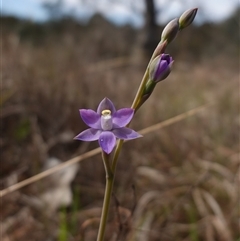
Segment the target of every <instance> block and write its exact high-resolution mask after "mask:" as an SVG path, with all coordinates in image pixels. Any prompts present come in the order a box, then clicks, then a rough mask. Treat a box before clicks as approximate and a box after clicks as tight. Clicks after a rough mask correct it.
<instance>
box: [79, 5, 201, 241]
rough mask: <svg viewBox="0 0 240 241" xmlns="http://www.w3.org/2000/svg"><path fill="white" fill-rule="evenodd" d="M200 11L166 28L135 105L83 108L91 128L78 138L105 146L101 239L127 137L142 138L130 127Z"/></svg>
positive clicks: (190, 12)
mask: <svg viewBox="0 0 240 241" xmlns="http://www.w3.org/2000/svg"><path fill="white" fill-rule="evenodd" d="M196 13H197V8H195V9H191V10H188V11H186V12H184V13H183V14H182V16H181V17H180V19H174V20H172V21H171V22H170V23H169V24H168V25H167V26H166V27H165V29H164V30H163V33H162V36H161V40H160V42H159V44H158V45H157V47H156V49H155V50H154V52H153V54H152V57H151V59H150V61H149V63H148V66H147V68H146V71H145V73H144V75H143V78H142V81H141V83H140V85H139V88H138V91H137V93H136V96H135V98H134V100H133V103H132V106H131V108H123V109H120V110H116V109H115V107H114V105H113V103H112V102H111V101H110V100H109V99H107V98H105V99H103V100H102V101H101V103H100V104H99V106H98V109H97V111H96V112H95V111H93V110H89V109H81V110H80V115H81V117H82V119H83V121H84V122H85V123H86V124H87V125H88V126H89V127H90V128H89V129H87V130H85V131H83V132H81V133H79V134H78V135H77V136H76V137H75V139H77V140H81V141H96V140H98V142H99V145H100V147H101V148H102V159H103V164H104V168H105V172H106V188H105V194H104V201H103V209H102V215H101V220H100V226H99V231H98V236H97V241H103V240H104V234H105V229H106V223H107V218H108V213H109V208H110V201H111V195H112V190H113V184H114V177H115V172H116V167H117V160H118V157H119V155H120V152H121V149H122V146H123V142H124V140H131V139H135V138H138V137H141V135H139V134H138V133H137V132H135V131H134V130H132V129H130V128H128V126H129V125H130V122H131V120H132V118H133V116H134V114H135V113H136V112H137V110H138V109H139V108H140V107H141V106H142V105H143V103H144V102H145V101H146V100H147V99H148V98H149V97H150V96H151V94H152V92H153V91H154V88H155V86H156V85H157V83H158V82H160V81H162V80H164V79H165V78H167V76H168V75H169V74H170V72H171V67H172V63H173V59H172V57H171V56H170V55H168V54H164V52H165V49H166V47H167V45H168V44H169V43H171V42H172V41H173V40H174V39H175V37H176V36H177V34H178V32H179V31H180V30H182V29H183V28H185V27H187V26H189V25H190V24H191V23H192V21H193V20H194V18H195V16H196ZM116 138H117V139H119V140H118V142H117V145H116V148H115V152H114V155H113V158H112V163H111V156H110V154H111V152H112V151H113V149H114V147H115V144H116Z"/></svg>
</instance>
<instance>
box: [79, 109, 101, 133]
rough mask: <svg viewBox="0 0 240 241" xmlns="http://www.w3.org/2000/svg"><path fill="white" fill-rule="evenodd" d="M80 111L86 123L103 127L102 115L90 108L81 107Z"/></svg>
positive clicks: (95, 127) (95, 126)
mask: <svg viewBox="0 0 240 241" xmlns="http://www.w3.org/2000/svg"><path fill="white" fill-rule="evenodd" d="M79 112H80V115H81V117H82V120H83V121H84V122H85V124H87V125H88V126H89V127H91V128H94V129H101V116H100V115H99V114H98V113H97V112H95V111H93V110H90V109H81V110H79Z"/></svg>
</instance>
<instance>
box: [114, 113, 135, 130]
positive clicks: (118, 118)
mask: <svg viewBox="0 0 240 241" xmlns="http://www.w3.org/2000/svg"><path fill="white" fill-rule="evenodd" d="M133 115H134V110H133V109H131V108H123V109H120V110H118V111H116V112H115V113H114V114H113V118H112V120H113V128H121V127H124V126H126V125H127V124H128V123H129V122H130V121H131V120H132V118H133Z"/></svg>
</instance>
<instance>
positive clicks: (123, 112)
mask: <svg viewBox="0 0 240 241" xmlns="http://www.w3.org/2000/svg"><path fill="white" fill-rule="evenodd" d="M79 112H80V116H81V118H82V120H83V121H84V122H85V123H86V124H87V125H88V126H89V127H90V128H89V129H87V130H85V131H83V132H81V133H80V134H78V135H77V136H76V137H75V138H74V139H75V140H81V141H96V140H98V142H99V145H100V147H101V148H102V150H103V151H104V152H106V153H107V154H109V153H111V152H112V150H113V148H114V147H115V145H116V138H118V139H122V140H131V139H135V138H138V137H141V135H140V134H138V133H137V132H135V131H134V130H132V129H130V128H127V127H125V126H126V125H127V124H128V123H129V122H130V121H131V120H132V118H133V115H134V110H133V109H132V108H123V109H120V110H116V109H115V107H114V105H113V103H112V101H111V100H109V99H108V98H104V99H103V100H102V101H101V102H100V104H99V106H98V108H97V112H95V111H94V110H91V109H80V110H79Z"/></svg>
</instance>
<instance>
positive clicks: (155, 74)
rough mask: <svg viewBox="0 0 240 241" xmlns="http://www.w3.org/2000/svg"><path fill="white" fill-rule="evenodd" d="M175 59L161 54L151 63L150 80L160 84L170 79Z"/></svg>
mask: <svg viewBox="0 0 240 241" xmlns="http://www.w3.org/2000/svg"><path fill="white" fill-rule="evenodd" d="M172 64H173V59H172V57H171V56H170V55H169V54H161V55H159V56H157V57H156V58H155V59H153V61H152V62H151V63H150V67H149V78H150V80H151V81H153V82H154V83H158V82H159V81H162V80H164V79H166V78H167V77H168V75H169V74H170V72H171V67H172Z"/></svg>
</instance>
